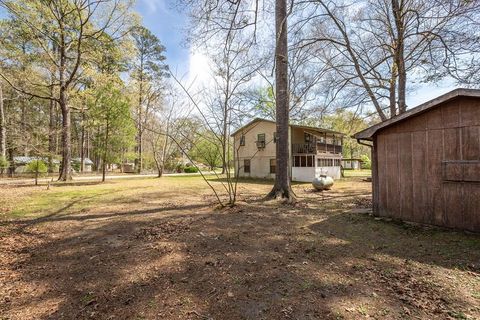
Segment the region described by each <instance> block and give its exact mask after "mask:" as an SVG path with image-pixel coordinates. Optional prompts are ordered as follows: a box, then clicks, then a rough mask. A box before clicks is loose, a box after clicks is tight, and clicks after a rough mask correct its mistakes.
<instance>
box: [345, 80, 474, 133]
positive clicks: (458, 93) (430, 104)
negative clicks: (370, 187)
mask: <svg viewBox="0 0 480 320" xmlns="http://www.w3.org/2000/svg"><path fill="white" fill-rule="evenodd" d="M458 97H473V98H480V89H463V88H460V89H455V90H452V91H450V92H448V93H445V94H444V95H441V96H438V97H436V98H435V99H432V100H430V101H427V102H425V103H423V104H421V105H419V106H417V107H415V108H412V109H410V110H408V111H407V112H405V113H402V114H400V115H397V116H395V117H393V118H391V119H388V120H386V121H383V122H380V123H378V124H376V125H374V126H371V127H370V128H367V129H365V130H363V131H360V132H357V133H356V134H355V135H354V136H353V137H354V138H355V139H364V140H372V137H373V136H374V135H375V133H377V131H378V130H380V129H384V128H386V127H389V126H391V125H393V124H395V123H397V122H400V121H403V120H406V119H408V118H411V117H413V116H416V115H419V114H421V113H424V112H426V111H428V110H430V109H432V108H435V107H438V106H439V105H440V104H442V103H445V102H447V101H450V100H453V99H456V98H458Z"/></svg>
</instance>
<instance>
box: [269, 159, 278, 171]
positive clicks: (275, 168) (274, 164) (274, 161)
mask: <svg viewBox="0 0 480 320" xmlns="http://www.w3.org/2000/svg"><path fill="white" fill-rule="evenodd" d="M272 161H273V165H272ZM272 169H273V170H272ZM276 171H277V159H275V158H273V159H270V174H275V173H276Z"/></svg>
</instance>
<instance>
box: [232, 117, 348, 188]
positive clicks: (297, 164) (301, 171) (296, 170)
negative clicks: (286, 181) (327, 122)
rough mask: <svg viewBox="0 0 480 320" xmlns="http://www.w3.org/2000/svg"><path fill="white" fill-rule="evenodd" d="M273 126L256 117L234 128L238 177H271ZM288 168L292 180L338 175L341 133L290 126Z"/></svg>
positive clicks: (273, 165) (307, 180)
mask: <svg viewBox="0 0 480 320" xmlns="http://www.w3.org/2000/svg"><path fill="white" fill-rule="evenodd" d="M275 130H276V125H275V122H274V121H270V120H265V119H259V118H256V119H254V120H252V121H251V122H249V123H248V124H246V125H245V126H243V127H241V128H240V129H238V130H237V131H235V132H234V133H233V134H232V136H233V138H234V149H235V159H234V162H235V169H236V170H235V172H238V174H239V176H241V177H254V178H274V177H275V171H276V158H275V157H276V155H275V154H276V151H275V143H276V133H275ZM289 140H290V142H291V145H290V147H291V148H290V171H291V175H290V176H291V177H292V180H293V181H304V182H311V181H312V180H313V179H314V178H315V177H319V176H320V175H328V176H330V177H332V178H335V179H338V178H340V161H341V159H342V141H343V134H342V133H339V132H335V131H331V130H327V129H322V128H316V127H308V126H300V125H290V128H289Z"/></svg>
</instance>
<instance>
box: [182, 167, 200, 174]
mask: <svg viewBox="0 0 480 320" xmlns="http://www.w3.org/2000/svg"><path fill="white" fill-rule="evenodd" d="M183 171H184V172H185V173H197V172H198V169H197V168H195V167H193V166H190V167H185V169H183Z"/></svg>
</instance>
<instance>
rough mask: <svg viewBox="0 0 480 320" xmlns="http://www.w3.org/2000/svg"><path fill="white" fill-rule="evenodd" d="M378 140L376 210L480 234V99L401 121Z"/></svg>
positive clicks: (448, 104)
mask: <svg viewBox="0 0 480 320" xmlns="http://www.w3.org/2000/svg"><path fill="white" fill-rule="evenodd" d="M374 144H375V148H374V155H373V157H374V159H376V160H377V161H376V166H375V168H374V173H373V174H374V184H373V185H374V202H375V204H374V211H375V213H376V214H378V215H380V216H389V217H393V218H398V219H402V220H405V221H413V222H419V223H425V224H432V225H438V226H445V227H451V228H456V229H464V230H470V231H476V232H480V99H478V98H466V97H460V98H457V99H454V100H452V101H449V102H446V103H444V104H442V105H440V106H438V107H436V108H433V109H431V110H429V111H426V112H425V113H423V114H420V115H417V116H414V117H413V118H409V119H406V120H404V121H401V122H398V123H397V124H394V125H392V126H390V127H387V128H385V129H383V130H380V131H379V132H377V134H376V135H375V137H374Z"/></svg>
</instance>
